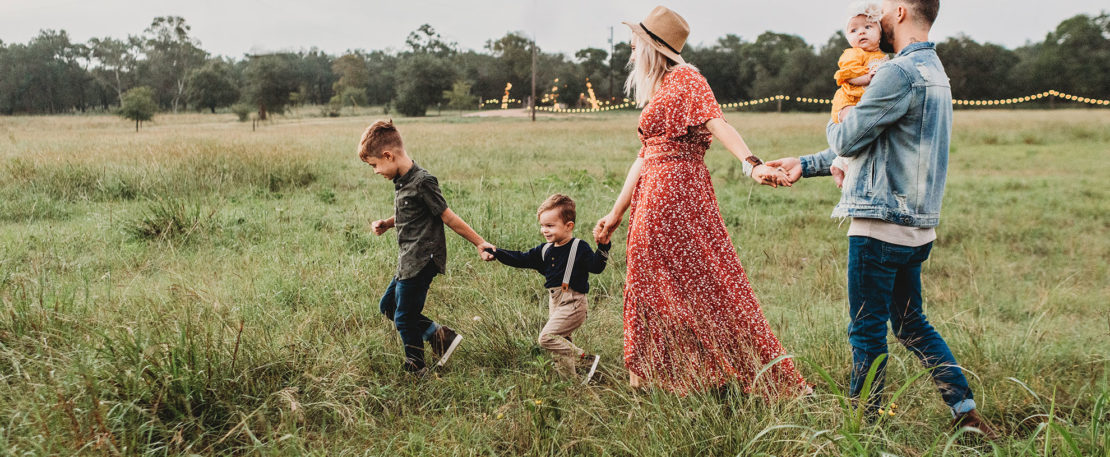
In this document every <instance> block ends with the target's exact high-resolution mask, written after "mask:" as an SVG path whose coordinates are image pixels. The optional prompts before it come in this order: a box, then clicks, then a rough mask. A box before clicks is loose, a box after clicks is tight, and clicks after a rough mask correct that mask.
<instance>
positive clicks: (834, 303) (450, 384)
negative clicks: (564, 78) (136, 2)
mask: <svg viewBox="0 0 1110 457" xmlns="http://www.w3.org/2000/svg"><path fill="white" fill-rule="evenodd" d="M727 117H728V120H729V121H730V122H731V123H732V124H733V125H735V126H736V127H737V128H738V129H739V130H740V131H741V133H742V134H744V135H745V139H746V140H747V141H748V143H749V144H750V145H751V146H752V147H753V149H754V150H755V151H756V153H757V154H758V155H760V156H761V157H762V158H764V159H769V158H774V157H776V156H781V155H797V154H806V153H810V152H814V151H817V150H819V149H821V148H822V142H823V138H822V136H821V134H822V132H823V129H822V126H823V122H824V118H823V117H822V116H820V115H819V114H788V115H778V114H738V113H730V114H728V115H727ZM372 120H373V118H372V117H362V118H339V119H322V120H320V119H318V120H307V119H298V118H295V117H293V118H288V119H284V120H281V119H279V120H278V121H275V122H272V123H267V124H264V125H263V126H262V127H261V128H260V129H259V130H258V131H256V132H252V131H251V129H250V126H249V125H246V126H244V125H243V124H239V123H238V122H235V120H234V116H233V115H220V116H216V117H210V116H199V115H182V116H169V115H167V116H163V117H160V118H159V120H158V122H157V123H155V125H152V126H151V127H150V128H148V129H146V130H144V131H143V132H140V133H137V134H136V133H134V132H131V131H129V128H128V127H127V125H126V123H120V122H119V121H118V119H115V118H111V117H107V116H105V117H80V118H75V117H34V118H20V117H16V118H0V132H6V134H5V135H0V303H2V307H0V449H3V450H4V453H6V454H13V455H17V454H18V455H70V454H112V455H138V454H142V455H180V454H202V455H203V454H260V455H303V454H313V455H880V454H883V453H886V454H892V455H932V456H941V455H967V454H990V455H1017V456H1025V455H1028V456H1033V455H1038V456H1043V455H1067V456H1078V455H1084V456H1110V432H1108V431H1107V427H1108V425H1110V370H1107V366H1108V360H1110V359H1108V357H1110V356H1108V354H1110V338H1108V337H1110V317H1108V316H1110V312H1108V311H1110V307H1108V305H1107V303H1110V289H1108V288H1107V285H1106V278H1108V277H1110V271H1108V268H1110V267H1108V263H1107V262H1106V259H1107V258H1110V239H1108V237H1107V233H1110V232H1108V229H1110V212H1108V211H1107V207H1106V203H1105V202H1106V201H1108V199H1110V191H1108V190H1107V188H1106V186H1105V185H1104V182H1105V181H1106V180H1107V179H1110V162H1108V161H1107V160H1106V154H1107V153H1108V152H1110V136H1108V135H1107V133H1106V132H1110V113H1108V112H1103V111H1091V110H1084V111H1053V112H1043V111H1021V112H1004V111H976V112H958V113H957V118H956V132H955V137H954V143H953V152H952V157H951V159H952V160H951V166H950V170H951V171H950V174H949V186H948V190H947V193H946V199H945V208H944V218H943V220H942V224H941V226H940V228H939V229H938V233H939V237H940V238H939V240H938V242H937V248H936V249H935V250H934V254H933V256H932V258H931V259H930V261H929V262H928V263H927V264H926V265H925V271H924V281H925V289H926V290H925V296H926V301H927V311H928V312H929V316H930V317H931V320H932V322H933V323H934V325H935V326H937V327H938V328H939V330H940V332H941V333H942V334H943V335H944V336H945V337H946V338H947V339H948V341H949V343H950V345H951V346H952V348H953V351H954V353H955V354H956V356H957V358H958V359H959V360H960V362H961V364H962V365H964V367H965V368H966V369H967V370H968V372H969V374H970V375H971V376H970V378H971V383H972V387H973V389H974V390H975V393H976V400H977V402H978V403H979V404H980V406H981V408H982V412H983V413H984V414H985V415H986V416H987V417H988V418H989V419H990V420H991V421H993V422H994V423H995V424H997V425H998V427H999V429H1000V430H1001V431H1002V432H1003V433H1004V434H1005V435H1006V438H1005V439H1004V440H1002V441H1000V442H997V443H993V444H988V443H983V442H981V441H979V440H976V439H974V437H973V436H974V435H973V434H972V432H968V431H957V432H953V431H950V430H948V429H947V422H948V419H949V416H948V413H947V411H946V408H945V407H944V405H943V404H942V403H941V401H940V399H939V395H937V394H936V392H935V387H934V386H933V385H932V382H931V381H930V380H929V376H928V373H927V372H925V371H923V370H922V369H921V368H920V366H919V365H918V363H917V361H916V358H915V357H913V356H912V355H911V354H909V353H908V352H906V351H905V350H903V349H901V348H900V347H898V345H897V343H896V342H895V341H894V340H893V339H892V340H891V347H892V352H891V354H890V358H889V360H888V361H887V363H888V373H887V378H886V379H887V384H888V388H887V394H888V395H887V397H886V398H885V401H884V404H883V405H884V415H883V416H882V417H881V419H879V420H876V421H871V420H866V418H865V417H863V416H862V415H860V413H859V411H858V410H856V409H855V408H854V406H853V404H852V402H850V401H849V400H848V399H846V398H845V397H844V395H843V393H844V391H845V390H846V385H845V384H846V382H847V376H848V366H849V353H848V348H847V341H846V340H847V338H846V331H845V329H846V321H847V316H846V315H845V314H846V308H847V306H846V290H845V287H844V279H843V278H844V274H845V271H844V268H845V266H844V259H845V258H846V246H847V242H846V240H845V238H844V236H845V235H844V230H845V228H844V226H843V225H842V223H841V222H840V221H836V220H831V219H829V218H828V217H827V215H828V213H829V211H830V210H831V208H832V206H833V205H834V204H835V202H836V199H837V192H836V189H835V187H834V186H833V185H832V183H831V182H829V181H821V180H812V181H803V182H802V183H800V184H799V185H798V186H796V187H794V188H791V189H780V190H773V189H769V188H758V187H754V186H752V185H751V184H750V183H749V182H748V181H746V180H745V179H744V178H742V177H740V173H739V168H740V167H739V166H738V165H737V164H736V163H735V160H734V159H731V158H729V157H728V155H727V153H725V152H724V151H723V150H721V149H720V148H719V147H718V146H715V147H714V149H713V150H712V151H711V152H710V155H709V160H708V163H709V166H710V168H711V171H712V173H713V176H714V185H715V187H716V192H717V196H718V199H719V200H720V204H721V209H722V215H723V216H724V218H725V221H726V223H727V225H728V226H729V232H730V234H731V235H732V237H733V242H734V244H735V245H736V246H737V250H738V252H739V254H740V258H741V260H742V261H743V263H744V266H745V269H746V270H747V272H748V274H749V276H750V277H751V280H752V283H753V285H754V287H755V289H756V292H757V294H758V296H759V297H760V300H761V302H762V303H763V307H764V310H765V312H766V314H767V316H768V318H769V319H770V321H771V324H772V327H773V328H774V329H775V331H776V333H777V335H778V336H779V338H780V339H781V340H782V341H783V344H784V345H785V346H786V348H787V349H788V350H789V351H790V352H791V353H792V354H793V355H794V356H795V357H796V358H797V360H798V362H799V367H800V369H801V370H802V371H803V373H804V374H805V376H806V377H807V378H808V380H809V381H810V382H812V383H814V384H816V387H817V394H816V395H815V396H813V397H807V398H803V399H798V400H790V401H768V400H765V399H762V398H758V397H746V396H743V395H738V394H736V393H724V394H722V393H719V392H714V393H700V394H694V395H690V396H687V397H675V396H672V395H669V394H666V393H664V392H658V391H644V392H640V391H632V390H630V389H628V388H627V383H626V376H627V374H626V372H625V371H624V369H623V366H622V364H621V362H620V358H621V302H620V297H621V288H622V286H623V271H624V262H623V258H624V248H623V239H618V240H617V243H616V244H615V248H614V256H613V260H612V261H611V263H610V266H609V268H608V269H607V270H606V272H605V273H604V274H602V275H599V276H597V277H595V278H593V279H592V284H593V292H591V294H590V295H591V296H590V300H591V303H590V306H591V309H590V318H589V319H588V320H587V322H586V324H585V326H584V327H583V328H582V329H581V330H579V331H578V332H577V333H576V335H575V342H576V344H579V345H581V346H583V347H586V348H588V349H590V350H593V351H597V352H599V353H600V354H601V355H602V372H601V375H600V379H599V380H598V381H597V382H596V383H595V384H594V385H591V386H589V387H585V388H583V387H581V386H578V385H577V384H576V383H575V382H572V381H571V380H567V379H563V378H561V377H560V376H559V375H558V374H557V373H556V371H555V370H554V369H553V368H552V366H551V362H550V359H549V357H548V356H547V355H546V353H544V351H542V350H540V349H539V348H538V347H537V346H536V344H535V343H534V341H535V336H536V333H537V332H538V330H539V328H540V327H541V326H542V324H543V322H544V319H545V317H546V306H545V305H544V303H543V300H544V297H543V294H542V292H543V291H542V288H541V283H540V278H539V276H538V275H535V274H529V273H528V272H524V271H519V270H515V269H510V268H505V267H503V266H499V265H496V264H485V263H483V262H481V261H480V260H479V259H478V258H477V256H476V253H475V252H474V250H473V248H472V247H471V246H470V245H468V244H467V243H465V242H464V241H462V240H461V239H460V238H458V237H454V236H453V235H449V241H448V245H449V256H450V262H449V265H448V270H449V272H448V274H447V275H446V276H441V277H439V278H437V279H436V280H435V283H434V284H433V285H432V291H431V295H430V296H429V301H428V307H427V313H428V314H429V315H431V316H432V317H434V318H436V319H437V320H439V321H441V322H444V323H447V324H449V325H452V326H453V327H455V328H457V329H458V330H459V331H460V332H461V333H463V334H464V335H465V339H464V341H463V346H462V347H461V349H460V352H459V353H458V355H457V356H456V357H455V358H453V359H452V361H451V363H450V364H449V366H448V367H446V368H445V369H443V370H440V371H438V372H437V373H436V374H435V376H433V377H431V378H429V379H424V380H417V379H412V378H409V377H406V376H404V375H403V374H402V373H400V370H399V367H400V365H401V350H400V341H399V338H398V337H397V336H396V332H395V331H394V330H393V328H392V327H391V325H390V324H389V323H388V322H386V321H384V320H383V319H382V318H381V317H380V316H379V315H378V314H377V299H378V297H379V296H380V293H381V289H382V288H384V286H385V285H386V284H387V283H388V280H389V278H390V276H391V275H392V274H393V271H394V269H395V267H396V264H395V262H396V239H395V237H394V236H395V235H393V234H389V235H386V236H383V237H375V236H373V234H372V233H370V230H369V221H371V220H374V219H378V218H381V217H386V216H388V215H389V214H391V212H392V184H391V183H389V182H388V181H385V180H382V179H381V178H380V177H377V176H374V175H373V174H372V173H371V171H370V170H369V168H368V167H366V166H365V165H364V164H361V163H360V162H358V160H357V158H356V157H355V154H354V143H355V140H356V139H357V137H358V134H359V133H360V132H361V130H362V129H363V128H365V126H366V125H367V124H369V122H371V121H372ZM635 123H636V117H635V116H634V115H631V114H627V113H617V114H609V115H590V116H582V117H558V118H541V119H540V121H539V122H537V123H535V124H532V123H530V122H526V121H523V120H515V119H502V120H490V119H470V118H456V117H451V118H439V119H437V118H430V119H420V120H399V121H398V124H399V126H400V128H401V131H402V132H403V134H404V135H405V139H406V145H407V148H408V149H409V151H410V152H411V153H412V154H413V155H414V156H415V158H416V160H417V162H418V163H420V164H421V165H422V166H424V167H426V168H428V169H430V170H431V171H432V172H433V173H435V174H436V175H437V176H438V177H439V178H440V182H441V184H442V186H443V189H444V193H445V195H446V198H447V200H448V202H449V204H450V205H451V207H452V208H453V209H454V210H455V211H456V212H458V213H459V214H460V215H461V216H462V217H463V218H464V219H465V220H467V221H468V222H469V223H470V224H471V225H472V226H473V227H475V228H476V229H477V230H478V231H479V232H480V233H481V234H482V235H483V236H485V237H486V238H487V239H488V240H490V241H491V242H493V243H495V244H497V245H499V246H504V247H506V248H511V249H524V248H529V247H532V246H534V245H536V244H538V243H539V242H540V238H539V236H538V234H537V230H536V228H535V207H536V206H537V205H538V204H539V203H540V202H541V201H542V200H543V199H544V198H545V197H546V196H547V195H549V194H551V193H554V192H564V193H568V194H570V195H571V196H572V197H574V198H575V199H576V200H577V201H578V209H579V220H578V235H580V236H583V237H588V229H589V228H590V227H591V226H592V225H593V222H594V221H596V220H597V219H598V218H599V217H601V216H602V215H603V214H605V212H607V210H608V208H609V207H610V205H611V204H612V201H613V199H614V198H615V196H616V194H617V192H618V191H619V188H620V186H621V183H622V181H623V177H624V173H625V171H626V170H627V167H628V165H629V164H630V162H631V160H632V158H633V157H635V154H636V152H637V149H638V144H637V140H636V136H635ZM5 137H6V138H7V139H6V140H5V139H3V138H5ZM620 237H623V231H622V232H618V238H620ZM735 390H736V389H733V392H735ZM894 404H896V405H897V406H896V407H893V408H892V405H894ZM888 411H892V412H893V413H894V414H893V415H890V413H889V412H888Z"/></svg>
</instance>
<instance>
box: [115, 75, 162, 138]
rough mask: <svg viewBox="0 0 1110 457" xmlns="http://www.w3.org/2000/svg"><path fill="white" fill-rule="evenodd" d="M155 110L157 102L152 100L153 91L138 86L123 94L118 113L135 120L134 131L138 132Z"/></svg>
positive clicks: (151, 117)
mask: <svg viewBox="0 0 1110 457" xmlns="http://www.w3.org/2000/svg"><path fill="white" fill-rule="evenodd" d="M157 110H158V104H157V103H155V102H154V91H152V90H150V88H149V87H146V86H140V87H136V88H134V89H131V90H128V91H127V92H125V93H124V94H123V101H122V102H121V103H120V107H119V115H120V116H122V117H123V118H124V119H130V120H133V121H135V131H136V132H138V131H139V127H141V126H142V123H143V122H145V121H149V120H151V119H153V118H154V112H155V111H157Z"/></svg>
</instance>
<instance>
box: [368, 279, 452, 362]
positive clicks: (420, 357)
mask: <svg viewBox="0 0 1110 457" xmlns="http://www.w3.org/2000/svg"><path fill="white" fill-rule="evenodd" d="M436 272H437V270H436V266H435V264H433V263H431V262H429V263H428V266H426V267H424V269H423V270H421V271H420V273H418V274H417V275H416V276H414V277H412V278H409V279H400V280H399V279H397V277H396V276H394V277H393V281H391V282H390V283H389V288H387V289H386V290H385V295H382V301H381V304H380V308H381V312H382V315H383V316H385V317H386V318H387V319H389V320H391V321H393V323H394V324H395V325H396V326H397V332H398V333H400V334H401V342H402V343H404V345H405V369H406V370H408V371H417V370H420V369H421V368H424V342H425V341H427V340H429V339H431V337H432V335H433V334H435V331H436V329H437V328H438V326H437V325H436V323H435V322H433V321H432V320H431V319H429V318H428V317H427V316H425V315H423V314H421V313H422V312H423V311H424V299H426V298H427V297H428V288H429V287H430V286H431V285H432V279H435V276H436Z"/></svg>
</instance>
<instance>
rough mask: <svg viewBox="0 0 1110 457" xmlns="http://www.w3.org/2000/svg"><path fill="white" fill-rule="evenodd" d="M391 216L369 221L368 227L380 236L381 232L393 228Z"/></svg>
mask: <svg viewBox="0 0 1110 457" xmlns="http://www.w3.org/2000/svg"><path fill="white" fill-rule="evenodd" d="M393 225H394V224H393V218H389V219H381V220H376V221H374V222H371V223H370V228H371V229H373V230H374V234H375V235H378V236H382V234H383V233H385V232H387V231H389V229H391V228H393Z"/></svg>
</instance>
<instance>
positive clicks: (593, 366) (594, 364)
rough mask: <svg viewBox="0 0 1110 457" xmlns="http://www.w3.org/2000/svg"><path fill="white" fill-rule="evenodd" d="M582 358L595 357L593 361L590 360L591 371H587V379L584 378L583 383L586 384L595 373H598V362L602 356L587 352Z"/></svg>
mask: <svg viewBox="0 0 1110 457" xmlns="http://www.w3.org/2000/svg"><path fill="white" fill-rule="evenodd" d="M582 358H583V359H587V360H588V359H590V358H592V359H593V361H592V362H590V371H589V372H588V373H586V379H584V380H582V385H586V384H589V383H590V380H591V379H593V378H594V374H595V373H597V363H598V362H600V361H601V356H600V355H589V354H587V355H585V356H583V357H582Z"/></svg>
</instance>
